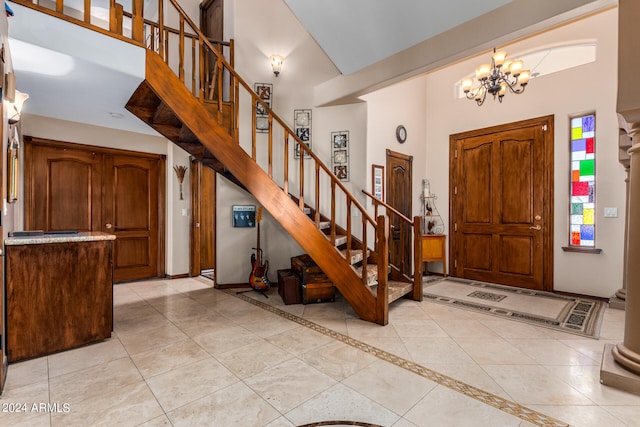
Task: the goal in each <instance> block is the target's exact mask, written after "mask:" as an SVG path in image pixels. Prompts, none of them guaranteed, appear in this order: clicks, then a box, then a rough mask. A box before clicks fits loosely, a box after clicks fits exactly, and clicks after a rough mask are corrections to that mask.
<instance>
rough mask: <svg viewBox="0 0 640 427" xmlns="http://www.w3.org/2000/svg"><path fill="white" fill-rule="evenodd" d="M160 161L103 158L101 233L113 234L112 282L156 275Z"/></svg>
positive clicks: (123, 156)
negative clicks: (114, 237) (114, 238)
mask: <svg viewBox="0 0 640 427" xmlns="http://www.w3.org/2000/svg"><path fill="white" fill-rule="evenodd" d="M159 174H160V167H159V161H158V160H156V159H148V158H143V157H137V156H126V155H113V156H108V157H106V158H105V163H104V186H103V188H104V191H103V193H102V204H103V221H102V231H103V232H105V233H111V234H115V235H116V240H115V242H114V248H115V250H114V257H113V264H114V280H115V281H125V280H134V279H137V278H140V277H157V276H158V275H159V265H160V264H159V256H158V254H159V236H158V230H159V227H158V226H159V221H158V219H159V218H158V217H159V215H158V206H159V200H158V197H159V196H158V194H159V184H158V183H159V181H160V180H159Z"/></svg>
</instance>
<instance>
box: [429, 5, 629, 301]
mask: <svg viewBox="0 0 640 427" xmlns="http://www.w3.org/2000/svg"><path fill="white" fill-rule="evenodd" d="M588 40H595V41H597V60H596V62H594V63H590V64H586V65H583V66H580V67H577V68H573V69H570V70H566V71H562V72H558V73H555V74H551V75H547V76H542V77H540V78H538V79H534V80H532V81H531V83H530V85H529V86H528V87H527V90H526V92H525V93H524V94H522V95H513V94H507V95H506V96H505V98H504V101H503V103H502V104H500V103H498V102H497V101H493V100H492V99H488V100H487V101H485V104H484V105H483V106H482V107H478V106H476V104H475V102H473V101H469V100H466V99H457V98H456V97H455V96H454V95H455V90H454V85H455V84H456V82H458V81H459V80H460V79H462V78H463V77H465V76H466V75H467V74H468V73H469V72H470V71H472V70H473V69H474V68H475V67H476V66H477V65H479V64H480V63H483V62H487V61H488V60H489V59H490V53H489V52H488V53H487V54H486V55H483V56H479V57H476V58H472V59H470V60H467V61H464V62H460V63H458V64H455V65H452V66H450V67H447V68H445V69H442V70H440V71H437V72H434V73H432V74H429V75H428V76H426V92H425V93H426V104H427V105H426V113H425V118H426V123H427V127H426V140H427V150H426V164H425V173H426V175H427V176H429V177H430V178H431V188H432V191H433V192H435V193H437V194H438V196H439V199H438V206H439V207H440V213H441V214H443V216H444V217H445V220H446V221H448V209H447V208H446V207H447V206H448V204H449V200H448V190H449V162H448V152H449V135H451V134H454V133H458V132H463V131H468V130H473V129H478V128H484V127H488V126H494V125H498V124H503V123H509V122H514V121H518V120H523V119H528V118H533V117H540V116H546V115H554V116H555V134H554V140H555V143H554V156H555V161H554V163H555V165H554V181H555V184H554V192H555V198H554V204H555V214H554V218H553V219H549V220H552V221H553V225H554V248H553V250H554V288H555V290H558V291H565V292H574V293H579V294H586V295H593V296H600V297H608V296H610V295H611V294H612V293H613V292H614V291H616V290H617V289H619V288H620V287H621V285H622V266H623V242H624V236H623V233H624V207H625V183H624V180H625V173H624V169H623V167H622V166H621V165H620V164H619V163H618V161H617V156H618V123H617V118H616V91H617V70H616V64H617V10H616V9H613V10H609V11H607V12H603V13H601V14H598V15H595V16H592V17H590V18H588V19H585V20H582V21H578V22H575V23H572V24H569V25H565V26H562V27H560V28H557V29H555V30H553V31H549V32H547V33H544V34H541V35H539V36H536V37H532V38H529V39H526V40H524V41H522V42H520V43H516V44H513V45H510V46H506V50H507V51H508V52H509V54H511V56H512V57H517V56H518V54H522V53H526V52H528V51H532V50H537V49H540V48H543V47H546V46H554V45H559V44H565V43H574V42H578V41H588ZM527 65H528V64H525V68H526V66H527ZM590 111H595V112H596V132H597V133H596V168H597V172H596V173H597V175H596V176H597V181H596V200H597V217H596V246H597V247H598V248H600V249H602V254H600V255H593V254H584V253H567V252H563V251H562V246H566V245H567V244H568V204H569V143H568V135H569V119H568V117H569V116H570V115H574V114H579V113H583V112H590ZM604 207H617V208H618V215H619V216H618V217H617V218H604V217H603V209H604Z"/></svg>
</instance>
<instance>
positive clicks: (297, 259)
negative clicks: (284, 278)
mask: <svg viewBox="0 0 640 427" xmlns="http://www.w3.org/2000/svg"><path fill="white" fill-rule="evenodd" d="M291 269H292V270H293V271H295V272H296V273H297V274H298V276H300V283H302V284H304V283H306V282H307V281H308V278H309V276H317V275H321V276H324V277H325V281H328V279H326V277H327V276H326V275H325V274H324V273H323V272H322V270H321V269H320V267H318V264H316V263H315V262H314V261H313V260H312V259H311V257H310V256H309V255H307V254H303V255H298V256H294V257H291ZM315 281H318V280H317V279H316V280H315Z"/></svg>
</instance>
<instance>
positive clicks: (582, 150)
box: [569, 114, 596, 248]
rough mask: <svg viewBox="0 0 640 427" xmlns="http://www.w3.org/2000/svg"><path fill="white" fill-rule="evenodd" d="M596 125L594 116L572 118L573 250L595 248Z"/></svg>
mask: <svg viewBox="0 0 640 427" xmlns="http://www.w3.org/2000/svg"><path fill="white" fill-rule="evenodd" d="M595 123H596V116H595V114H589V115H584V116H580V117H574V118H572V119H571V198H570V206H569V212H570V220H569V245H570V246H574V247H584V248H593V247H595V235H596V224H595V221H596V219H595V216H596V215H595V213H596V179H595V178H596V169H595V162H596V158H595V145H596V134H595V126H596V124H595Z"/></svg>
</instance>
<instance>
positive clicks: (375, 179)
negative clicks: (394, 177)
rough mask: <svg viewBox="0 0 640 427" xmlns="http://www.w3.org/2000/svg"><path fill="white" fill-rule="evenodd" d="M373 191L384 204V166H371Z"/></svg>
mask: <svg viewBox="0 0 640 427" xmlns="http://www.w3.org/2000/svg"><path fill="white" fill-rule="evenodd" d="M371 191H372V193H373V196H374V197H375V198H376V199H378V200H382V201H383V202H384V166H380V165H371Z"/></svg>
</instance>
